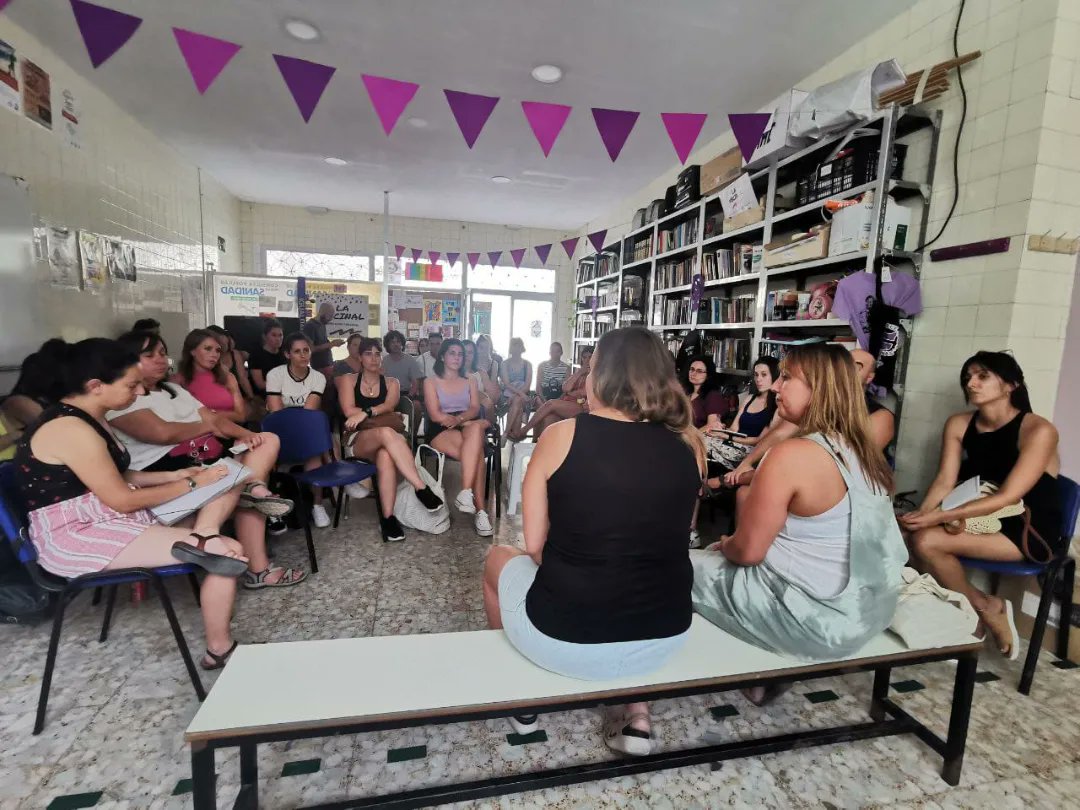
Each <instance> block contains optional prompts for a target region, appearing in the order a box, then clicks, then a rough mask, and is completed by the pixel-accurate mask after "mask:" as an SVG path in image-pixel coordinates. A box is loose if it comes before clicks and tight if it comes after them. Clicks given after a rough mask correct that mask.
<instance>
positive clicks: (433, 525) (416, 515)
mask: <svg viewBox="0 0 1080 810" xmlns="http://www.w3.org/2000/svg"><path fill="white" fill-rule="evenodd" d="M424 448H427V449H428V450H429V451H430V452H432V453H434V454H435V456H436V458H437V460H438V465H437V468H436V476H432V474H431V473H430V472H428V471H427V470H426V469H425V468H424V467H423V465H422V464H421V463H420V461H421V458H422V454H421V451H422V450H423V449H424ZM445 466H446V456H444V455H443V454H442V453H440V452H439V451H438V450H436V449H435V448H433V447H432V446H431V445H429V444H422V445H420V446H419V447H418V448H416V469H417V471H418V472H419V473H420V478H421V479H422V480H423V482H424V483H425V484H427V485H428V487H430V489H431V491H432V492H434V493H435V494H436V495H438V496H439V497H440V498H441V499H442V502H443V505H442V506H440V507H439V508H438V509H436V510H435V511H434V512H429V511H428V510H427V507H425V506H424V505H423V504H422V503H420V499H419V498H417V497H416V490H415V489H413V486H412V484H410V483H409V482H408V481H402V482H401V483H400V484H398V489H397V495H396V496H395V497H394V516H395V517H396V518H397V519H398V521H399V522H400V523H401V525H402V526H404V527H406V528H408V529H416V530H417V531H421V532H426V533H427V534H442V533H443V532H445V531H447V530H448V529H449V528H450V507H449V505H448V504H447V503H446V491H445V490H444V489H443V484H442V478H443V469H444V468H445Z"/></svg>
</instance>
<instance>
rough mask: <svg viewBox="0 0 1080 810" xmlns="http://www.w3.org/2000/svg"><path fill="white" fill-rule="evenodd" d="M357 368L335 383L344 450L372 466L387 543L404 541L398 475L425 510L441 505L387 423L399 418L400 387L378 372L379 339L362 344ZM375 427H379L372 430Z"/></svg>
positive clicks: (351, 489) (354, 489)
mask: <svg viewBox="0 0 1080 810" xmlns="http://www.w3.org/2000/svg"><path fill="white" fill-rule="evenodd" d="M360 365H361V371H360V373H359V374H342V375H340V376H338V377H337V378H335V380H334V382H335V384H336V385H337V392H338V401H339V403H340V405H341V413H342V416H344V418H345V430H346V438H345V439H344V440H343V446H345V447H351V448H352V452H353V455H354V456H355V457H356V458H362V459H364V460H366V461H370V462H372V463H374V464H375V467H376V469H377V470H378V472H377V473H376V474H375V483H376V486H378V487H379V507H380V510H381V511H380V512H379V528H380V529H381V531H382V536H383V540H384V541H385V542H388V543H391V542H398V541H400V540H404V539H405V531H404V529H402V527H401V522H400V521H399V520H398V519H397V518H396V517H395V516H394V500H395V498H396V497H397V480H398V479H397V477H398V475H400V476H401V477H402V478H404V479H405V480H406V481H408V482H409V483H410V484H412V486H413V489H414V490H416V497H417V498H418V499H419V500H420V503H421V504H423V506H424V508H425V509H427V510H428V511H429V512H434V511H436V510H438V509H439V508H440V507H441V506H442V505H443V502H442V499H441V498H440V497H439V496H438V495H436V494H435V493H434V492H432V491H431V489H430V488H429V487H428V485H427V484H425V483H424V480H423V479H422V478H421V477H420V473H419V472H417V470H416V462H415V460H414V459H413V455H412V451H411V450H410V449H409V443H408V442H407V441H405V437H404V436H403V435H401V433H399V432H398V430H397V429H396V427H394V426H392V425H390V424H389V423H390V422H391V421H393V417H394V416H397V417H398V419H399V420H400V418H401V414H398V413H397V405H398V401H399V400H400V398H401V384H400V383H399V382H398V381H397V380H396V379H395V378H393V377H387V376H386V375H384V374H383V373H382V346H381V345H380V344H379V341H378V340H377V339H375V338H362V339H361V340H360ZM368 420H371V421H370V422H369V421H368ZM383 423H386V424H383ZM376 424H378V425H379V426H378V427H375V425H376ZM354 431H355V432H354ZM349 434H351V436H350V435H349ZM345 491H346V493H347V494H348V495H349V497H350V498H357V497H361V498H362V497H365V496H366V495H367V490H366V489H364V488H363V487H362V486H360V485H359V484H351V485H349V486H347V487H345Z"/></svg>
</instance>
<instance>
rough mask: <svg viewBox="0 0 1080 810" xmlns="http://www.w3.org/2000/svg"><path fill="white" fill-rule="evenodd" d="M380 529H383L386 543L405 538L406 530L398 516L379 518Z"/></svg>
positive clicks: (397, 541)
mask: <svg viewBox="0 0 1080 810" xmlns="http://www.w3.org/2000/svg"><path fill="white" fill-rule="evenodd" d="M379 529H380V530H381V531H382V539H383V542H384V543H400V542H401V541H402V540H404V539H405V530H404V529H403V528H401V523H400V522H399V521H398V519H397V518H396V517H394V516H393V515H391V516H390V517H388V518H384V517H381V518H379Z"/></svg>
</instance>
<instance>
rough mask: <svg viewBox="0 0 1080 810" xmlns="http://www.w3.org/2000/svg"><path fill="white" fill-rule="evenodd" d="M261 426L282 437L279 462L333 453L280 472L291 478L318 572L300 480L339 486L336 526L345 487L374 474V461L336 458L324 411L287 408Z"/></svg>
mask: <svg viewBox="0 0 1080 810" xmlns="http://www.w3.org/2000/svg"><path fill="white" fill-rule="evenodd" d="M262 429H263V430H264V431H265V432H267V433H273V434H275V435H276V436H277V437H278V439H280V440H281V449H280V450H279V451H278V464H282V465H295V464H303V463H304V462H305V461H307V460H308V459H309V458H315V457H317V456H322V455H323V454H325V453H329V454H331V459H332V460H331V461H330V463H328V464H323V465H322V466H321V467H317V468H316V469H314V470H305V471H303V472H295V473H292V472H290V473H284V474H280V477H281V478H282V479H283V480H286V481H290V482H291V483H292V486H293V489H294V491H295V495H296V505H297V507H298V511H299V512H300V515H301V517H302V518H303V521H304V535H305V537H306V539H307V547H308V559H309V560H310V562H311V573H313V574H314V573H318V570H319V563H318V561H317V560H316V559H315V541H314V540H313V538H312V536H311V513H310V512H309V511H308V509H307V507H306V506H305V505H304V504H305V501H304V495H303V492H302V490H301V489H300V485H301V484H306V485H307V486H309V487H313V488H314V487H322V488H326V487H329V488H331V489H336V490H337V491H338V492H337V506H336V508H335V509H334V528H335V529H336V528H337V527H338V522H339V521H340V519H341V501H342V495H343V493H344V488H345V487H346V486H347V485H348V484H358V483H360V482H361V481H363V480H365V479H367V478H371V477H372V476H373V475H375V465H374V464H368V463H367V462H364V461H357V460H351V461H338V460H336V459H333V450H334V442H333V439H332V438H331V436H330V421H329V419H327V416H326V414H325V413H324V412H323V411H312V410H308V409H306V408H285V409H283V410H280V411H276V412H274V413H271V414H268V415H267V417H266V418H265V419H263V422H262Z"/></svg>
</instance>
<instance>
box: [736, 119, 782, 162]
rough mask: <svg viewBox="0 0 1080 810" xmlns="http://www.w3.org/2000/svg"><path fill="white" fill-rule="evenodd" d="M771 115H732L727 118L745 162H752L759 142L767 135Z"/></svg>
mask: <svg viewBox="0 0 1080 810" xmlns="http://www.w3.org/2000/svg"><path fill="white" fill-rule="evenodd" d="M770 118H772V116H771V115H770V114H769V113H731V115H729V116H728V117H727V119H728V122H729V123H730V124H731V131H732V132H733V133H734V134H735V142H736V143H738V144H739V151H740V152H742V156H743V160H750V157H751V156H752V155H753V154H754V150H755V149H756V148H757V145H758V141H760V140H761V136H762V135H764V134H765V127H767V126H768V125H769V119H770Z"/></svg>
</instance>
